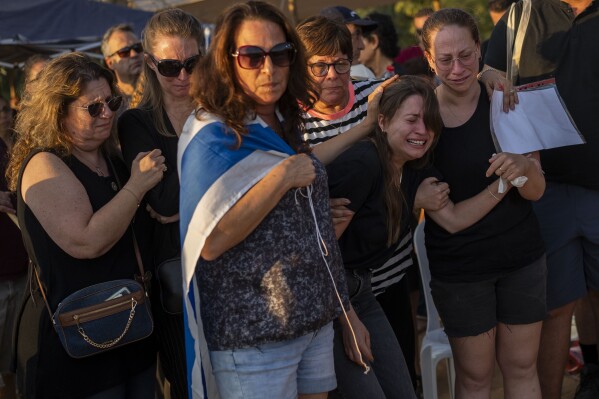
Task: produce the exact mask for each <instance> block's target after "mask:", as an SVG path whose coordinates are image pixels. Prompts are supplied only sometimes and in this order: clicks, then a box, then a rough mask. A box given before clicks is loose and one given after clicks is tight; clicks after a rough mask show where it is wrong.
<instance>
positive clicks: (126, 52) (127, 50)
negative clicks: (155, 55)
mask: <svg viewBox="0 0 599 399" xmlns="http://www.w3.org/2000/svg"><path fill="white" fill-rule="evenodd" d="M131 50H133V51H135V52H136V53H138V54H140V53H142V52H143V51H144V47H143V46H142V45H141V43H135V44H132V45H130V46H127V47H123V48H122V49H120V50H117V51H115V52H114V53H112V54H110V55H109V56H108V57H112V56H113V55H115V54H116V55H118V56H119V58H128V57H131Z"/></svg>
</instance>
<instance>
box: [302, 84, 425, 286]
mask: <svg viewBox="0 0 599 399" xmlns="http://www.w3.org/2000/svg"><path fill="white" fill-rule="evenodd" d="M381 82H382V80H354V81H352V82H350V84H349V101H348V103H347V106H346V107H345V108H344V109H342V110H341V111H339V112H337V113H335V114H331V115H326V114H322V113H319V112H317V111H315V110H310V111H308V112H307V113H305V114H304V118H305V122H304V123H305V125H304V126H305V130H304V134H303V139H304V141H306V142H307V143H308V144H310V146H311V147H312V146H315V145H318V144H320V143H323V142H325V141H327V140H328V139H330V138H333V137H335V136H337V135H338V134H341V133H345V132H346V131H348V130H349V129H351V128H353V127H354V126H356V125H358V124H359V123H360V122H362V120H364V118H366V111H367V110H368V96H369V95H370V93H372V92H373V91H374V89H376V88H377V87H378V85H379V84H380V83H381ZM408 212H411V210H408ZM412 248H413V246H412V233H411V232H409V231H408V233H407V234H406V235H405V236H404V237H403V239H401V240H400V242H399V244H398V246H397V248H396V249H395V251H394V252H393V256H392V257H391V258H390V259H389V260H387V262H385V263H384V264H383V265H382V266H381V267H379V268H376V269H375V270H373V273H372V291H373V292H374V294H375V295H378V294H382V293H383V292H385V290H386V289H387V287H390V286H391V285H393V284H396V283H398V282H399V281H400V280H401V279H402V277H403V276H404V275H405V271H406V269H407V268H408V267H409V266H411V265H412V264H413V261H412V256H411V253H412Z"/></svg>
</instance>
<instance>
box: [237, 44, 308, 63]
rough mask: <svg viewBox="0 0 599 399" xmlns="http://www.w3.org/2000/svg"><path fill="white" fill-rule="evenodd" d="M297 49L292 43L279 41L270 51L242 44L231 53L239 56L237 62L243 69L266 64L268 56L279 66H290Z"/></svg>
mask: <svg viewBox="0 0 599 399" xmlns="http://www.w3.org/2000/svg"><path fill="white" fill-rule="evenodd" d="M296 53H297V50H296V49H295V47H294V46H293V44H292V43H287V42H285V43H279V44H277V45H275V46H274V47H273V48H271V49H270V51H264V50H262V49H261V48H260V47H257V46H241V47H239V48H238V49H237V50H235V52H234V53H232V54H231V55H232V56H233V57H236V58H237V64H239V66H240V67H241V68H243V69H260V68H262V67H263V66H264V60H265V59H266V56H269V57H270V60H271V61H272V63H273V64H275V65H276V66H278V67H288V66H289V65H291V64H293V62H294V61H295V54H296Z"/></svg>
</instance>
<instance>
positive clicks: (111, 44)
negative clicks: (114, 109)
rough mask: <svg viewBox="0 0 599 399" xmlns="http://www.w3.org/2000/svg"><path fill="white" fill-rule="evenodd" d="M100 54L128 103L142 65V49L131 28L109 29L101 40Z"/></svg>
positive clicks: (115, 27) (116, 26)
mask: <svg viewBox="0 0 599 399" xmlns="http://www.w3.org/2000/svg"><path fill="white" fill-rule="evenodd" d="M102 54H103V55H104V62H105V63H106V67H107V68H108V69H110V70H112V72H114V74H115V76H116V80H117V86H118V88H119V90H120V91H121V92H122V93H123V95H124V96H125V98H126V100H127V103H129V101H128V100H130V99H131V96H132V95H133V92H134V91H135V85H136V84H137V79H138V78H139V75H140V73H141V67H142V65H143V64H142V63H143V47H142V45H141V42H140V41H139V38H138V37H137V36H136V35H135V32H134V31H133V29H132V28H131V26H129V25H126V24H120V25H115V26H112V27H110V28H109V29H108V30H107V31H106V33H105V34H104V37H103V38H102Z"/></svg>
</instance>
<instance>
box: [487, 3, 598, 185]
mask: <svg viewBox="0 0 599 399" xmlns="http://www.w3.org/2000/svg"><path fill="white" fill-rule="evenodd" d="M516 7H517V11H518V14H517V15H518V16H519V14H520V12H521V10H522V2H519V3H518V4H517V6H516ZM517 20H519V18H517ZM506 21H507V13H506V15H504V17H503V18H502V19H501V20H500V21H499V23H498V24H497V25H496V27H495V29H494V30H493V33H492V35H491V39H490V42H489V47H488V50H487V53H486V56H485V63H486V64H488V65H489V66H491V67H493V68H497V69H499V70H502V71H505V70H506ZM549 77H554V78H555V80H556V84H557V89H558V91H559V94H560V95H561V97H562V98H563V100H564V102H565V104H566V107H567V108H568V111H569V112H570V114H571V115H572V118H573V119H574V122H575V123H576V126H577V127H578V129H580V131H581V133H582V134H583V136H584V137H585V139H586V141H587V143H586V144H583V145H576V146H568V147H560V148H555V149H551V150H544V151H541V163H542V165H543V169H544V170H545V177H546V178H547V180H549V181H556V182H562V183H569V184H576V185H580V186H584V187H588V188H592V189H595V190H598V189H599V173H597V171H599V156H598V154H599V7H598V5H597V1H593V2H592V3H591V4H590V5H589V6H588V7H587V8H586V9H585V10H584V11H583V12H582V13H581V14H580V15H578V16H577V17H574V13H573V12H572V9H571V8H570V6H569V5H568V4H566V3H564V2H561V1H558V0H532V11H531V17H530V22H529V26H528V29H527V31H526V37H525V39H524V43H523V45H522V57H521V64H520V69H519V79H518V81H517V84H525V83H529V82H534V81H538V80H542V79H545V78H549Z"/></svg>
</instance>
